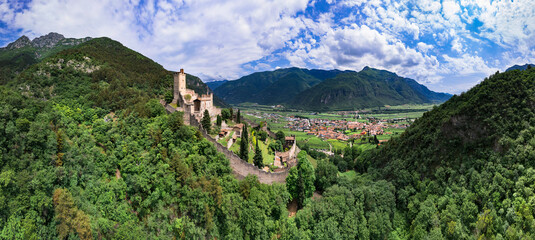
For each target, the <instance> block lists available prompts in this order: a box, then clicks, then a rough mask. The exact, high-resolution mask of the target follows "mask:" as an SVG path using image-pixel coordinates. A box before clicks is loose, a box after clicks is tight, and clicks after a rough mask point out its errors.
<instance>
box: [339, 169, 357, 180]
mask: <svg viewBox="0 0 535 240" xmlns="http://www.w3.org/2000/svg"><path fill="white" fill-rule="evenodd" d="M338 175H339V176H340V177H342V176H344V177H346V178H347V179H349V180H353V179H355V178H356V177H357V172H355V170H350V171H347V172H343V173H342V172H341V173H338Z"/></svg>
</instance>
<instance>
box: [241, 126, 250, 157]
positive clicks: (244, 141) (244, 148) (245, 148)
mask: <svg viewBox="0 0 535 240" xmlns="http://www.w3.org/2000/svg"><path fill="white" fill-rule="evenodd" d="M247 135H248V134H247V124H244V125H243V129H242V131H241V142H240V154H239V156H240V158H241V159H243V160H245V161H248V159H249V138H248V136H247Z"/></svg>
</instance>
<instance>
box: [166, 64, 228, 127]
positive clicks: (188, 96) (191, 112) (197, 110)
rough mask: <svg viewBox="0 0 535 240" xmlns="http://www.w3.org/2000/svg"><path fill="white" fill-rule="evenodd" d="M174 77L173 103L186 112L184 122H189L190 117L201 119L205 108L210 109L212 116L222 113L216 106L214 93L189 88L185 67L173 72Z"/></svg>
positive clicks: (179, 109)
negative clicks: (200, 92) (199, 92)
mask: <svg viewBox="0 0 535 240" xmlns="http://www.w3.org/2000/svg"><path fill="white" fill-rule="evenodd" d="M173 78H174V85H173V101H172V102H171V103H172V104H176V106H177V108H176V110H178V111H183V112H184V122H186V123H189V122H190V119H189V118H190V117H194V118H196V119H197V120H198V121H200V119H201V118H202V116H203V114H204V110H208V112H209V113H210V116H211V117H215V116H216V115H218V114H220V111H221V110H220V109H218V108H217V107H215V106H214V101H213V100H214V95H213V93H208V94H200V95H199V94H197V93H196V92H195V91H194V90H192V89H188V88H187V86H186V73H184V69H180V72H175V73H173Z"/></svg>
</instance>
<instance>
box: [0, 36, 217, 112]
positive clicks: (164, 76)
mask: <svg viewBox="0 0 535 240" xmlns="http://www.w3.org/2000/svg"><path fill="white" fill-rule="evenodd" d="M65 68H66V69H71V68H72V70H74V72H76V74H82V76H87V77H88V78H90V79H92V82H86V78H83V77H76V78H74V79H77V80H78V82H76V81H68V82H65V81H57V82H54V81H51V79H50V77H54V76H55V75H56V76H57V75H58V74H59V75H61V74H64V73H65V71H60V70H62V69H65ZM36 74H37V75H39V76H36ZM42 74H45V75H47V76H48V78H47V79H42ZM64 77H67V76H64ZM14 79H17V80H18V81H16V82H14V81H12V80H14ZM187 79H188V80H187V86H188V88H189V89H193V90H195V91H196V92H198V93H200V94H206V93H209V92H211V90H210V88H209V87H208V86H206V84H204V83H203V81H202V80H201V79H200V78H198V77H196V76H193V75H190V74H187ZM172 82H173V77H172V72H171V71H168V70H165V69H164V68H163V67H162V66H161V65H160V64H158V63H156V62H154V61H152V60H151V59H149V58H147V57H145V56H143V55H141V54H139V53H137V52H135V51H133V50H131V49H129V48H127V47H125V46H123V45H122V44H121V43H119V42H117V41H114V40H111V39H109V38H95V39H92V38H89V37H87V38H82V39H74V38H65V37H64V36H63V35H61V34H58V33H49V34H47V35H45V36H41V37H38V38H35V39H33V40H31V41H30V40H29V38H28V37H26V36H22V37H20V38H19V39H17V40H16V41H15V42H12V43H10V44H8V45H7V46H6V47H4V48H1V49H0V84H6V83H7V84H21V85H23V84H27V85H28V87H31V88H32V91H31V94H33V95H37V96H39V97H42V98H44V99H48V98H51V97H53V96H54V95H58V94H57V93H58V92H59V91H66V92H70V93H71V94H72V95H73V97H76V96H74V94H80V95H84V92H88V91H86V89H83V86H78V85H84V84H86V85H87V86H86V87H93V88H96V89H99V90H100V91H102V92H101V94H96V95H95V96H93V97H92V98H93V100H97V99H98V101H97V102H101V103H102V102H106V104H105V105H106V106H107V107H110V108H111V109H115V108H123V107H126V105H129V104H130V105H132V104H134V102H137V101H138V100H140V99H141V98H151V97H160V96H163V95H164V92H165V91H170V90H171V87H172V84H173V83H172ZM73 85H76V86H73ZM109 86H111V88H110V87H109ZM47 88H51V89H53V90H54V91H55V92H54V91H49V90H48V89H47ZM73 88H74V89H76V90H74V89H73ZM82 89H83V90H82ZM59 95H62V96H65V94H59ZM124 95H127V96H124ZM133 99H136V100H135V101H133ZM130 100H132V101H130ZM214 104H215V105H217V106H221V107H225V106H227V105H226V104H225V103H224V102H223V101H222V100H221V99H219V98H218V97H217V96H214ZM131 107H132V106H131Z"/></svg>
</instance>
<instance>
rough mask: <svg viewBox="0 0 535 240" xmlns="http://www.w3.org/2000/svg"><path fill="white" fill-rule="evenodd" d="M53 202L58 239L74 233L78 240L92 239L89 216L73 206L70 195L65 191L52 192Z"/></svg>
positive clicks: (59, 189)
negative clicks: (57, 221)
mask: <svg viewBox="0 0 535 240" xmlns="http://www.w3.org/2000/svg"><path fill="white" fill-rule="evenodd" d="M53 202H54V206H55V212H56V219H58V220H59V225H58V226H57V229H58V233H59V238H60V239H64V238H65V237H66V236H68V235H69V234H70V233H71V232H74V231H76V233H78V237H80V239H93V236H92V232H91V223H90V221H89V216H87V215H86V214H85V213H84V212H83V211H82V210H79V209H78V208H77V207H76V206H75V205H74V201H73V199H72V195H71V193H70V192H69V191H68V190H67V189H62V188H58V189H56V190H54V196H53Z"/></svg>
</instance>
